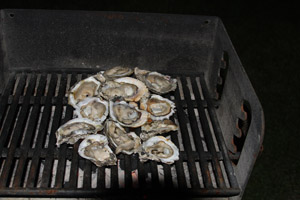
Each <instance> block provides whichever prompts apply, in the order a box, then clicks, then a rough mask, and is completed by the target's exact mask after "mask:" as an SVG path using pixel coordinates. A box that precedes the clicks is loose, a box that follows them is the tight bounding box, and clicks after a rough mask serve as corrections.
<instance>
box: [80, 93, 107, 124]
mask: <svg viewBox="0 0 300 200" xmlns="http://www.w3.org/2000/svg"><path fill="white" fill-rule="evenodd" d="M108 111H109V109H108V102H107V101H104V100H101V99H100V98H98V97H89V98H86V99H85V100H83V101H81V102H80V103H78V104H77V108H76V110H75V114H76V115H77V116H78V117H79V118H88V119H90V120H92V121H95V122H99V123H102V122H103V121H104V120H105V119H106V117H107V115H108Z"/></svg>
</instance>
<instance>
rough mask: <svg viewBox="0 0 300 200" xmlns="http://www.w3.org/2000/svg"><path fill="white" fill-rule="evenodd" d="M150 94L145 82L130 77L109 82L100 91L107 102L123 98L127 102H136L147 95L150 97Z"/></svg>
mask: <svg viewBox="0 0 300 200" xmlns="http://www.w3.org/2000/svg"><path fill="white" fill-rule="evenodd" d="M148 93H149V91H148V89H147V87H146V85H145V84H144V83H143V82H141V81H139V80H137V79H135V78H130V77H124V78H118V79H116V80H114V81H107V82H106V83H105V84H104V85H103V86H102V87H101V91H100V95H101V96H102V97H103V98H105V99H107V100H112V99H114V98H116V97H122V98H123V99H124V100H125V101H135V102H137V101H139V100H140V99H141V98H142V97H143V96H145V95H146V96H148Z"/></svg>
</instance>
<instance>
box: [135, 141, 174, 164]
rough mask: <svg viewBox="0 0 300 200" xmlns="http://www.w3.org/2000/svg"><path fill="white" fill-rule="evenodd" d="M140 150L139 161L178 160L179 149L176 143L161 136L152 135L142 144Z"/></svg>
mask: <svg viewBox="0 0 300 200" xmlns="http://www.w3.org/2000/svg"><path fill="white" fill-rule="evenodd" d="M142 148H143V150H142V152H140V153H139V158H140V161H141V162H146V161H147V160H155V161H158V162H163V163H166V164H172V163H174V162H175V161H176V160H179V150H178V148H177V147H176V145H175V144H174V143H173V142H171V141H170V140H168V139H167V138H165V137H162V136H154V137H152V138H150V139H148V140H147V141H145V142H144V143H143V145H142Z"/></svg>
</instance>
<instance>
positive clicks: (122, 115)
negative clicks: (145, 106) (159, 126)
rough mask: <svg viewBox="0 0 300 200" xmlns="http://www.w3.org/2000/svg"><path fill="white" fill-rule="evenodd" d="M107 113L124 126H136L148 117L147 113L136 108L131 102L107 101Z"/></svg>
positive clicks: (140, 124) (143, 122)
mask: <svg viewBox="0 0 300 200" xmlns="http://www.w3.org/2000/svg"><path fill="white" fill-rule="evenodd" d="M109 115H110V117H111V118H112V120H113V121H116V122H118V123H119V124H121V125H122V126H124V127H132V128H137V127H140V126H142V125H144V124H145V123H146V122H147V120H148V117H149V113H148V112H147V111H144V110H140V109H138V108H137V105H133V104H132V103H129V104H128V103H126V102H125V101H120V102H113V101H110V102H109Z"/></svg>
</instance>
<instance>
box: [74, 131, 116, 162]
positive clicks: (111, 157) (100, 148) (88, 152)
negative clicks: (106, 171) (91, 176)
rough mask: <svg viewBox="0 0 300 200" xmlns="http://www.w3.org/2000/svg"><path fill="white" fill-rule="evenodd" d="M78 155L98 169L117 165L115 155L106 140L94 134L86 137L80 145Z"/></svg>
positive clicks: (104, 137) (102, 136)
mask: <svg viewBox="0 0 300 200" xmlns="http://www.w3.org/2000/svg"><path fill="white" fill-rule="evenodd" d="M78 153H79V155H80V156H81V157H83V158H85V159H88V160H90V161H92V162H93V163H94V164H95V165H97V166H98V167H102V166H107V165H116V164H117V158H116V155H115V154H114V153H113V152H112V150H111V149H110V147H109V146H108V140H107V138H106V136H104V135H100V134H96V135H90V136H88V137H86V138H85V139H84V140H83V141H82V142H81V143H80V145H79V147H78Z"/></svg>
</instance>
